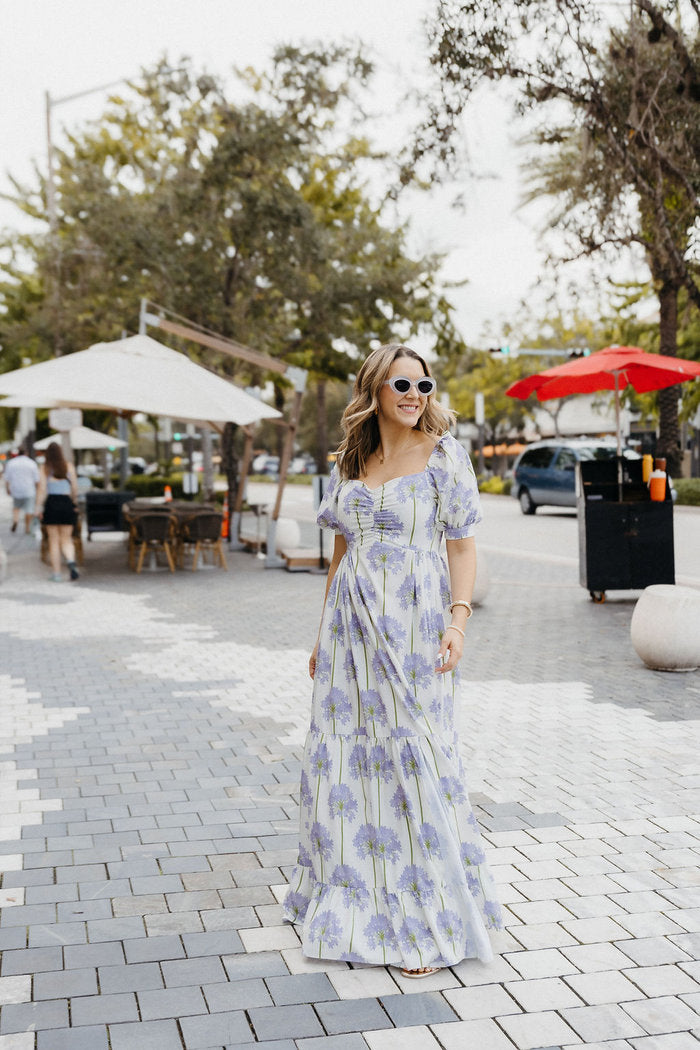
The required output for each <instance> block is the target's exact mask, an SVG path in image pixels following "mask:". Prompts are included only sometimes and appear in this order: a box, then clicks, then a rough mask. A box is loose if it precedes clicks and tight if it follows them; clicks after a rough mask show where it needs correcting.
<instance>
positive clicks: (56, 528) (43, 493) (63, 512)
mask: <svg viewBox="0 0 700 1050" xmlns="http://www.w3.org/2000/svg"><path fill="white" fill-rule="evenodd" d="M77 498H78V479H77V477H76V474H75V468H74V466H73V464H72V463H66V460H65V459H64V456H63V452H62V451H61V446H60V445H58V444H57V443H56V442H55V441H52V442H51V444H50V445H49V447H48V448H47V449H46V455H45V459H44V464H43V466H42V468H41V472H40V475H39V489H38V505H39V508H40V509H39V518H40V520H41V521H42V523H43V524H44V525H45V526H46V534H47V536H48V540H49V560H50V562H51V576H50V577H49V579H50V580H53V581H54V582H55V583H59V582H60V581H61V580H62V579H63V577H62V576H61V553H63V556H64V558H65V559H66V561H67V562H68V570H69V572H70V578H71V580H77V579H78V576H79V575H80V573H79V572H78V569H77V567H76V564H75V547H74V546H73V529H74V528H75V522H76V514H75V501H76V500H77Z"/></svg>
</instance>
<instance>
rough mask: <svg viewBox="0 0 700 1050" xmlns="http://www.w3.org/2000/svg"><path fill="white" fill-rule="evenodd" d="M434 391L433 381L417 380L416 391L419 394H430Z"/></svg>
mask: <svg viewBox="0 0 700 1050" xmlns="http://www.w3.org/2000/svg"><path fill="white" fill-rule="evenodd" d="M434 389H435V380H433V379H419V380H418V390H419V391H420V393H421V394H432V392H433V390H434Z"/></svg>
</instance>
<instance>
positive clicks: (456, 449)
mask: <svg viewBox="0 0 700 1050" xmlns="http://www.w3.org/2000/svg"><path fill="white" fill-rule="evenodd" d="M439 449H440V452H441V453H442V455H441V456H440V458H439V459H438V464H437V468H438V469H437V471H436V472H435V473H436V474H437V475H438V477H437V479H436V480H438V507H437V521H438V524H439V525H440V526H442V529H443V532H444V534H445V539H448V540H461V539H464V538H465V537H467V536H472V535H473V534H474V532H475V531H476V526H477V525H478V524H479V522H480V521H481V519H482V513H481V501H480V499H479V489H478V487H477V483H476V475H475V474H474V468H473V467H472V463H471V460H470V458H469V455H468V454H467V452H466V451H465V449H464V448H463V447H462V446H461V445H460V444H459V442H458V441H455V439H454V438H453V437H452V435H450V434H446V435H445V437H444V438H443V439H442V441H441V443H440V446H439Z"/></svg>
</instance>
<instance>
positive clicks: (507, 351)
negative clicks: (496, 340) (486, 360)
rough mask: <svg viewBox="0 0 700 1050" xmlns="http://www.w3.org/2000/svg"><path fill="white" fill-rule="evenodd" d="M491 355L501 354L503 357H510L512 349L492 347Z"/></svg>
mask: <svg viewBox="0 0 700 1050" xmlns="http://www.w3.org/2000/svg"><path fill="white" fill-rule="evenodd" d="M489 353H490V354H499V355H500V356H501V357H509V356H510V347H509V346H490V347H489Z"/></svg>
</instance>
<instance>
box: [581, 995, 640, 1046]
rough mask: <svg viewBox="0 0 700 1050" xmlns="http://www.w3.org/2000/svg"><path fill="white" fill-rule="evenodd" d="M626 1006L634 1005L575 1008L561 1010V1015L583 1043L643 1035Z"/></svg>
mask: <svg viewBox="0 0 700 1050" xmlns="http://www.w3.org/2000/svg"><path fill="white" fill-rule="evenodd" d="M628 1005H632V1006H634V1005H635V1004H625V1009H622V1008H621V1007H620V1006H617V1005H614V1004H610V1005H605V1006H577V1007H574V1008H573V1009H571V1010H562V1011H561V1015H562V1017H563V1018H564V1020H565V1021H566V1023H567V1024H569V1025H571V1027H572V1028H573V1029H574V1031H575V1032H577V1034H578V1035H580V1036H581V1038H582V1039H583V1040H584V1042H585V1043H591V1042H594V1041H597V1042H603V1041H604V1040H609V1039H628V1038H630V1037H631V1036H635V1035H644V1029H642V1028H640V1027H639V1025H638V1024H637V1023H636V1021H634V1020H633V1017H631V1016H630V1012H629V1011H628V1010H627V1006H628Z"/></svg>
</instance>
